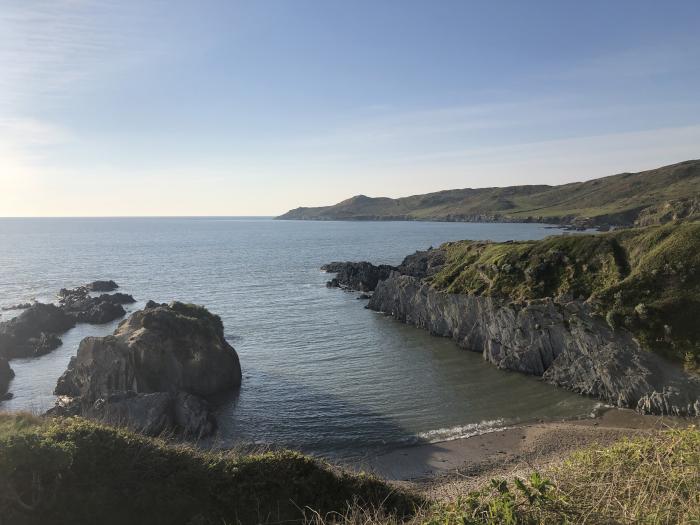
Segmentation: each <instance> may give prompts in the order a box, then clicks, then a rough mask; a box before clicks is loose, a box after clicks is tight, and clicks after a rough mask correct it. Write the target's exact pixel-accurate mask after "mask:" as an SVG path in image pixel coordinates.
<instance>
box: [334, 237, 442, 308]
mask: <svg viewBox="0 0 700 525" xmlns="http://www.w3.org/2000/svg"><path fill="white" fill-rule="evenodd" d="M444 264H445V252H444V251H442V250H434V249H433V248H430V249H428V250H426V251H418V252H416V253H414V254H413V255H409V256H408V257H406V258H405V259H404V260H403V262H402V263H401V264H400V265H399V266H398V267H397V266H391V265H388V264H380V265H379V266H375V265H374V264H372V263H369V262H332V263H328V264H324V265H323V266H321V270H322V271H324V272H327V273H335V274H337V275H336V277H335V278H333V279H331V280H330V281H328V282H327V283H326V286H327V287H328V288H343V289H345V290H352V291H357V292H372V291H374V289H375V288H376V287H377V284H378V283H379V282H380V281H383V280H384V279H386V278H387V277H389V275H390V274H391V272H394V271H398V272H399V273H401V274H405V275H412V276H413V277H418V278H423V277H427V276H430V275H432V274H433V273H435V272H436V271H438V270H439V269H440V267H441V266H442V265H444ZM361 297H362V296H361ZM364 298H366V299H367V298H369V296H367V297H364Z"/></svg>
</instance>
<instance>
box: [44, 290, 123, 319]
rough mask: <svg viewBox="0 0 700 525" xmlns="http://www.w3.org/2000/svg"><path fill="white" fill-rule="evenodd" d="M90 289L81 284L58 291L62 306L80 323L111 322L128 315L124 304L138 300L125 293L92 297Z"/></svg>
mask: <svg viewBox="0 0 700 525" xmlns="http://www.w3.org/2000/svg"><path fill="white" fill-rule="evenodd" d="M96 282H97V283H100V282H103V281H96ZM110 282H113V281H110ZM93 284H94V283H93ZM90 290H91V288H89V287H88V286H81V287H79V288H74V289H71V290H67V289H65V288H63V289H61V291H60V292H59V293H58V297H59V304H60V306H61V308H62V309H63V311H64V312H66V313H67V314H68V315H69V316H71V317H73V319H75V321H76V322H78V323H89V324H104V323H109V322H111V321H114V320H115V319H119V318H120V317H123V316H124V315H126V311H125V310H124V307H123V306H122V305H123V304H131V303H135V302H136V300H135V299H134V298H133V297H132V296H131V295H128V294H123V293H115V294H102V295H100V296H98V297H92V296H91V295H90Z"/></svg>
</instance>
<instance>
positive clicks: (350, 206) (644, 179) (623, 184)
mask: <svg viewBox="0 0 700 525" xmlns="http://www.w3.org/2000/svg"><path fill="white" fill-rule="evenodd" d="M699 194H700V161H698V160H693V161H687V162H682V163H679V164H674V165H671V166H665V167H662V168H658V169H654V170H649V171H644V172H640V173H623V174H619V175H612V176H610V177H604V178H600V179H595V180H591V181H587V182H577V183H572V184H565V185H562V186H511V187H507V188H481V189H461V190H447V191H441V192H437V193H429V194H426V195H414V196H411V197H404V198H400V199H389V198H385V197H380V198H370V197H365V196H363V195H360V196H357V197H353V198H351V199H348V200H346V201H343V202H341V203H339V204H336V205H334V206H325V207H320V208H298V209H296V210H292V211H290V212H288V213H286V214H285V215H282V216H281V217H280V218H283V219H284V218H288V219H369V218H401V219H417V220H421V219H422V220H457V219H460V218H465V217H469V216H475V215H485V216H500V217H501V218H503V219H506V220H528V219H537V220H547V219H550V220H551V221H565V220H570V219H571V218H574V217H587V218H593V219H597V220H598V222H615V223H620V224H623V223H631V222H632V221H633V220H634V219H635V218H636V217H637V215H638V213H639V211H640V210H641V209H643V208H648V207H651V206H657V205H659V204H662V203H664V202H668V201H676V200H678V199H687V198H688V197H692V196H697V195H699Z"/></svg>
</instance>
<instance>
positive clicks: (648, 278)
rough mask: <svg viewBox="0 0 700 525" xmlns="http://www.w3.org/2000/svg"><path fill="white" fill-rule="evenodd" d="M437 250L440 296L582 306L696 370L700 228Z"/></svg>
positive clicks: (463, 244) (435, 280) (435, 282)
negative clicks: (443, 259) (440, 253)
mask: <svg viewBox="0 0 700 525" xmlns="http://www.w3.org/2000/svg"><path fill="white" fill-rule="evenodd" d="M443 249H445V250H446V252H447V264H445V266H444V267H443V268H442V270H441V271H440V272H439V273H437V274H436V275H434V276H433V277H432V278H430V282H431V284H432V286H433V287H435V288H437V289H439V290H445V291H447V292H450V293H461V294H476V295H487V296H493V297H500V298H504V299H508V300H512V301H515V302H520V301H531V300H537V299H543V298H546V297H553V298H571V299H582V300H586V301H589V302H590V303H591V304H592V305H593V306H594V307H595V309H596V311H597V313H599V314H600V315H601V316H603V317H605V318H606V319H607V321H608V323H609V324H610V325H611V326H613V328H617V327H619V326H625V327H627V328H628V329H629V330H631V331H632V332H633V333H634V334H635V335H636V336H637V337H638V338H639V340H640V341H641V343H642V344H643V345H644V346H645V347H647V348H650V349H653V350H654V351H657V352H660V353H663V354H665V355H667V356H669V357H672V358H674V359H676V360H679V361H683V362H685V364H686V366H687V367H688V368H689V369H694V368H696V367H697V366H698V364H700V324H699V323H698V322H697V320H698V319H700V222H681V223H673V224H666V225H662V226H650V227H647V228H637V229H629V230H618V231H614V232H610V233H605V234H596V235H568V236H554V237H548V238H546V239H543V240H540V241H525V242H511V243H490V242H474V241H460V242H453V243H447V244H445V245H443Z"/></svg>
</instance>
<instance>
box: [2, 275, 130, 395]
mask: <svg viewBox="0 0 700 525" xmlns="http://www.w3.org/2000/svg"><path fill="white" fill-rule="evenodd" d="M118 287H119V286H118V285H117V283H115V282H114V281H94V282H92V283H89V284H86V285H84V286H79V287H77V288H73V289H66V288H64V289H61V290H60V291H59V293H58V304H57V305H56V304H44V303H39V302H29V303H22V304H18V305H13V306H10V307H5V308H3V310H22V312H21V313H20V314H19V315H18V316H17V317H15V318H13V319H10V320H9V321H5V322H2V323H0V400H1V399H3V398H8V397H11V396H12V394H11V393H8V389H9V382H10V380H11V379H12V377H14V373H13V372H12V369H10V368H9V363H8V362H9V361H10V360H12V359H18V358H28V357H39V356H42V355H44V354H47V353H49V352H51V351H53V350H55V349H56V348H58V347H59V346H61V344H63V343H62V341H61V338H60V335H61V334H63V333H64V332H67V331H68V330H70V329H71V328H73V327H74V326H75V325H76V324H77V323H88V324H104V323H108V322H111V321H114V320H115V319H119V318H120V317H123V316H124V315H126V311H125V310H124V307H123V305H125V304H132V303H134V302H136V301H135V299H134V298H133V297H132V296H131V295H129V294H124V293H114V294H109V293H102V294H101V295H99V296H97V297H94V296H92V295H91V293H92V292H111V291H114V290H116V289H117V288H118ZM8 370H9V371H8Z"/></svg>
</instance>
